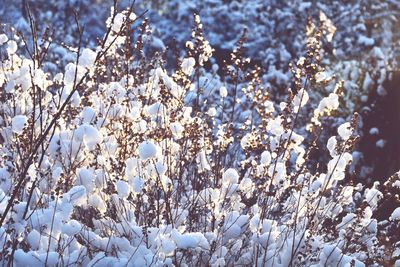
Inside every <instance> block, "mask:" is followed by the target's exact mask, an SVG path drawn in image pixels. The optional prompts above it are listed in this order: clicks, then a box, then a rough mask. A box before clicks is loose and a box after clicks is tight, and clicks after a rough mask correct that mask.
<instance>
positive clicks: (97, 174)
mask: <svg viewBox="0 0 400 267" xmlns="http://www.w3.org/2000/svg"><path fill="white" fill-rule="evenodd" d="M194 22H195V26H194V28H193V31H192V39H191V40H188V41H187V42H186V43H185V46H186V52H185V53H184V56H183V57H181V56H180V54H179V52H178V53H176V54H177V56H176V58H175V60H176V62H175V63H171V65H174V66H175V67H174V68H173V69H170V68H166V65H167V63H166V62H165V58H164V57H163V55H162V54H157V53H156V54H154V55H153V56H151V57H148V56H147V55H146V54H145V53H144V52H143V49H144V46H145V40H146V39H148V38H149V36H150V29H149V24H148V21H147V20H145V19H143V18H142V16H141V15H139V14H138V15H136V14H134V13H133V12H132V10H130V9H128V10H124V11H122V12H117V10H115V9H114V10H112V12H111V16H110V17H109V18H108V19H107V21H106V25H107V31H106V33H105V34H104V36H103V37H102V38H101V41H100V43H99V45H98V46H96V47H92V48H83V47H81V46H80V45H79V46H78V47H77V48H64V49H65V50H64V52H63V53H65V55H64V57H63V58H64V59H67V58H70V59H71V60H70V61H69V62H67V64H65V68H64V70H62V71H61V72H59V73H52V72H51V71H45V70H44V67H43V66H44V65H45V64H46V62H47V61H46V56H48V57H49V58H50V59H51V58H52V57H51V56H52V55H47V52H48V51H49V50H48V45H49V42H50V41H51V40H50V38H49V36H46V35H44V36H43V37H42V38H41V37H38V36H36V37H37V38H33V39H34V43H33V44H34V45H33V49H32V50H31V48H30V47H31V46H29V45H28V44H24V40H25V39H24V38H22V37H21V36H18V35H17V34H15V35H14V34H9V33H7V32H5V33H4V34H2V35H0V41H1V47H0V49H1V51H0V54H1V63H0V64H1V66H0V67H1V68H0V87H1V89H2V90H1V95H0V99H1V106H0V114H1V115H0V134H1V136H0V141H1V145H0V150H1V155H2V157H1V159H0V181H1V183H0V213H1V217H0V237H1V238H0V247H2V252H1V253H0V261H1V262H2V263H3V264H4V265H5V264H7V263H10V264H15V265H16V266H24V265H26V266H65V265H72V266H75V265H77V266H234V265H244V266H324V265H325V266H365V265H375V266H378V265H384V264H387V263H394V261H395V260H396V259H398V258H399V255H400V243H399V236H398V235H396V233H397V232H398V230H399V223H400V222H399V215H398V214H399V212H398V209H396V210H394V211H393V213H392V214H391V216H390V217H388V218H386V219H385V220H381V221H378V220H377V219H376V218H374V217H373V215H374V211H376V210H377V209H379V206H380V203H381V200H382V199H383V198H385V197H386V196H387V194H389V193H391V192H397V193H394V194H395V195H396V194H397V198H398V187H399V183H400V180H399V177H398V175H395V176H393V177H391V178H390V179H389V180H388V182H387V183H386V184H384V185H379V184H378V183H377V184H375V185H374V186H373V187H372V188H363V186H362V185H361V184H352V183H351V182H350V183H349V182H347V181H345V177H346V173H347V171H346V170H347V169H348V167H349V165H350V164H351V162H352V159H353V156H352V154H351V151H352V148H353V146H354V145H355V143H356V141H357V122H358V118H357V117H358V116H357V114H355V115H354V116H353V118H352V119H351V120H350V121H348V122H345V121H343V123H342V124H341V125H340V126H339V127H338V128H337V132H336V133H335V134H334V135H333V136H332V137H330V138H329V140H328V142H327V144H326V149H325V148H321V147H319V146H318V142H319V141H318V139H319V136H320V135H321V132H322V131H323V127H322V126H323V125H324V121H325V120H326V119H327V118H329V117H330V116H331V115H332V114H333V113H334V112H335V110H336V109H338V108H339V104H340V99H341V93H342V91H343V88H342V87H343V83H342V82H339V83H338V84H336V85H334V86H331V87H332V90H331V91H330V92H329V93H327V94H326V95H325V96H324V97H323V98H322V100H321V101H320V102H319V103H309V102H310V101H311V100H312V99H313V98H312V92H313V89H314V88H316V87H317V86H319V87H324V86H328V85H329V84H332V83H333V84H334V83H335V81H334V80H333V79H329V77H327V75H326V72H325V70H324V68H323V67H322V66H321V58H320V54H321V51H320V50H321V39H322V38H325V36H324V35H323V31H322V30H321V29H320V28H318V27H317V26H315V25H314V24H312V21H311V19H310V20H309V24H308V28H307V46H306V53H305V54H304V57H302V58H300V60H298V61H297V63H296V64H293V65H292V67H291V71H292V73H293V75H292V77H293V78H292V82H293V83H292V84H293V86H292V88H291V89H290V90H289V93H288V94H287V98H286V101H285V102H281V103H274V102H273V101H271V99H270V95H269V92H268V90H267V89H266V88H265V87H264V86H263V82H262V79H261V77H262V73H261V72H262V71H261V68H257V67H256V68H255V69H252V68H251V64H249V61H250V60H249V59H247V58H246V57H245V43H246V39H247V32H246V31H244V32H243V34H242V37H241V38H240V40H239V41H238V42H237V47H236V49H235V50H234V51H233V53H232V54H231V63H227V64H225V65H223V66H214V67H213V68H212V69H211V70H209V71H207V70H206V68H205V67H204V66H205V64H206V63H207V62H208V61H209V60H210V57H212V54H213V49H212V47H211V45H210V43H209V42H208V41H207V40H206V38H205V37H204V33H203V25H202V24H201V21H200V17H199V16H198V15H195V16H194ZM76 28H77V29H78V33H79V34H80V40H81V39H82V29H81V27H80V26H79V24H78V25H77V26H76ZM204 30H206V29H204ZM132 31H135V35H132ZM133 37H135V38H133ZM78 44H81V41H78ZM23 46H25V48H26V49H27V50H28V52H29V53H28V54H29V55H30V57H25V56H23V53H22V49H24V48H23ZM54 64H57V62H54ZM217 68H221V69H223V73H224V75H219V74H218V73H217ZM56 69H57V68H56ZM267 75H268V74H267ZM282 77H283V76H282ZM284 77H286V76H284ZM282 79H283V78H282ZM285 79H287V78H285ZM304 122H307V123H304ZM317 150H322V151H323V152H326V157H327V158H329V159H328V160H327V161H324V160H323V159H319V160H316V159H315V156H313V153H315V152H316V151H317ZM396 190H397V191H396ZM391 194H393V193H391ZM395 197H396V196H395Z"/></svg>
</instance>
